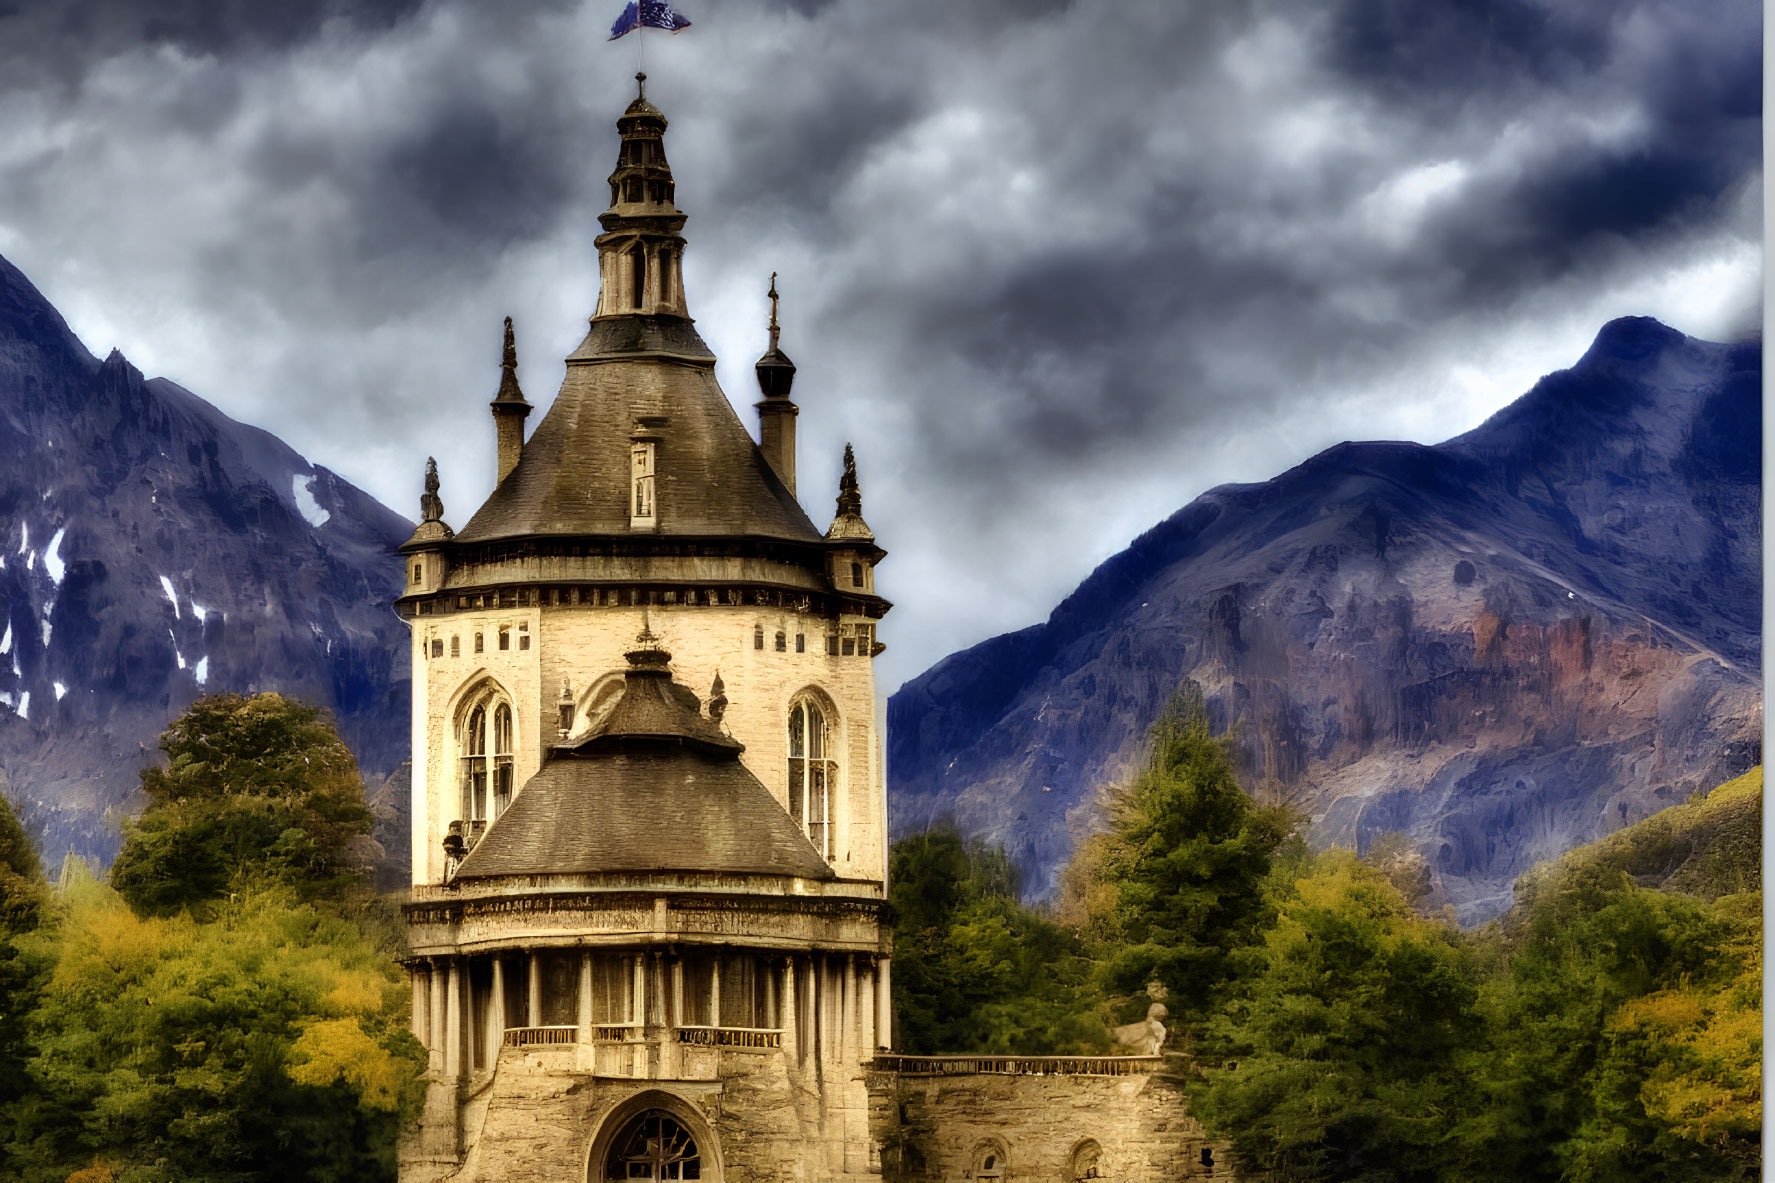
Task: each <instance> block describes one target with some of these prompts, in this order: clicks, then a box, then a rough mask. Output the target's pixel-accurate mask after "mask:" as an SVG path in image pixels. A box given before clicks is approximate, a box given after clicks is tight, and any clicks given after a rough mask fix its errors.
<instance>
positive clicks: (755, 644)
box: [752, 624, 764, 649]
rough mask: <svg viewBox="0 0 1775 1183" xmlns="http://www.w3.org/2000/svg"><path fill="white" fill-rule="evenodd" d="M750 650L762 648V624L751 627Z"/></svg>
mask: <svg viewBox="0 0 1775 1183" xmlns="http://www.w3.org/2000/svg"><path fill="white" fill-rule="evenodd" d="M752 648H754V649H762V648H764V626H763V625H762V624H755V625H753V626H752Z"/></svg>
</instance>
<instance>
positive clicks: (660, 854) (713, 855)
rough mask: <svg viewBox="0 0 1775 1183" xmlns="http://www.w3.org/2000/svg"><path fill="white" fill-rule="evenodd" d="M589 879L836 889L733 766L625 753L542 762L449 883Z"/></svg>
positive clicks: (772, 806) (685, 755)
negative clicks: (711, 877) (790, 881)
mask: <svg viewBox="0 0 1775 1183" xmlns="http://www.w3.org/2000/svg"><path fill="white" fill-rule="evenodd" d="M599 871H708V872H714V873H718V874H719V873H730V874H731V873H755V874H769V875H799V876H802V877H803V878H807V879H832V878H835V877H836V876H835V875H834V874H833V871H832V868H831V867H830V866H829V865H828V864H827V862H826V860H825V859H823V858H821V857H820V853H819V851H817V850H815V849H814V845H813V843H812V842H811V841H809V840H808V837H807V835H806V834H803V833H802V832H801V827H799V826H797V825H796V824H795V821H794V819H793V818H791V817H790V816H789V814H788V812H787V811H786V810H784V809H783V807H782V806H781V805H779V804H778V803H777V800H776V798H775V797H772V796H771V795H770V790H769V789H767V788H765V787H764V785H763V784H762V783H760V782H759V780H758V778H757V777H755V776H753V775H752V774H751V772H749V771H748V770H747V769H746V766H745V765H744V764H741V763H740V762H739V758H738V757H737V756H736V755H729V756H717V755H715V754H713V753H710V752H706V751H699V750H697V749H694V748H689V747H682V746H676V747H666V746H658V745H645V746H644V745H640V744H632V745H629V746H627V747H626V748H624V749H622V750H615V751H604V752H600V753H597V754H594V755H586V756H561V757H557V758H556V759H553V760H551V761H549V763H547V764H546V765H544V766H543V769H542V771H541V772H539V773H537V774H536V775H535V776H533V777H531V778H530V780H529V781H528V782H526V783H525V785H524V789H523V791H522V792H520V793H519V794H518V795H517V797H516V798H514V799H513V801H512V803H511V805H510V807H508V808H507V809H506V811H505V812H504V813H503V814H501V815H500V816H499V819H498V820H497V821H495V822H494V823H493V825H492V826H490V827H488V829H487V832H486V834H484V835H482V837H481V840H480V841H479V842H477V843H476V844H475V848H474V849H473V850H471V851H469V853H468V857H467V858H466V859H464V860H463V862H462V865H461V866H460V867H459V868H458V869H457V872H456V875H455V879H456V880H462V879H482V878H491V877H494V876H501V875H574V874H591V873H595V872H599Z"/></svg>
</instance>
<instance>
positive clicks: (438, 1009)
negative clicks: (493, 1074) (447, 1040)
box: [425, 957, 444, 1074]
mask: <svg viewBox="0 0 1775 1183" xmlns="http://www.w3.org/2000/svg"><path fill="white" fill-rule="evenodd" d="M427 976H428V977H429V978H430V979H431V1006H429V1007H428V1008H427V1009H426V1012H425V1017H426V1018H427V1019H428V1020H429V1021H430V1023H431V1039H430V1040H428V1041H427V1042H426V1045H425V1048H426V1050H427V1051H428V1052H430V1053H431V1055H430V1057H429V1058H428V1062H429V1064H430V1066H431V1070H432V1071H433V1072H436V1073H439V1074H441V1073H442V1072H443V1071H444V968H443V966H442V965H440V964H439V962H438V959H437V958H435V957H434V958H433V959H432V963H431V972H430V973H429V974H428V975H427Z"/></svg>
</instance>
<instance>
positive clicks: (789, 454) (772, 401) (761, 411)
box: [754, 271, 801, 494]
mask: <svg viewBox="0 0 1775 1183" xmlns="http://www.w3.org/2000/svg"><path fill="white" fill-rule="evenodd" d="M782 331H783V330H782V327H781V326H780V325H779V324H778V323H777V273H776V272H774V271H772V272H771V273H770V349H769V350H768V351H767V352H766V353H765V355H764V356H763V357H761V358H759V359H758V364H757V365H756V366H755V367H754V368H755V369H756V370H757V372H758V389H759V390H760V391H762V392H763V393H764V398H763V400H762V401H760V402H758V403H757V404H755V405H756V406H757V408H758V450H759V451H761V452H763V453H764V458H765V459H766V460H768V461H770V466H771V468H773V469H775V470H776V474H777V478H778V479H779V480H781V481H782V482H783V485H784V487H786V488H787V489H788V490H789V492H790V493H791V494H792V493H794V492H795V417H796V416H797V415H799V414H800V413H801V409H800V408H799V407H797V406H796V405H795V404H794V403H792V402H790V401H789V390H790V388H791V387H792V386H794V385H795V363H794V362H792V361H790V360H789V355H788V354H786V353H784V352H783V351H782V349H780V348H779V347H778V345H777V340H778V338H779V337H780V336H781V335H782Z"/></svg>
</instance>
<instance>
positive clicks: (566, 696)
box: [557, 678, 574, 739]
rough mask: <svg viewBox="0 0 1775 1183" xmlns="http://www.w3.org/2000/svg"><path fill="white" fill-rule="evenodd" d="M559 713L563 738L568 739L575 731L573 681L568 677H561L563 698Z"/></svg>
mask: <svg viewBox="0 0 1775 1183" xmlns="http://www.w3.org/2000/svg"><path fill="white" fill-rule="evenodd" d="M557 713H558V714H559V715H560V716H561V726H560V732H561V738H562V739H566V738H567V736H568V735H569V734H570V733H571V732H572V731H573V715H574V706H573V683H572V682H570V681H569V680H567V679H566V678H562V679H561V700H560V704H559V707H558V709H557Z"/></svg>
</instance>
